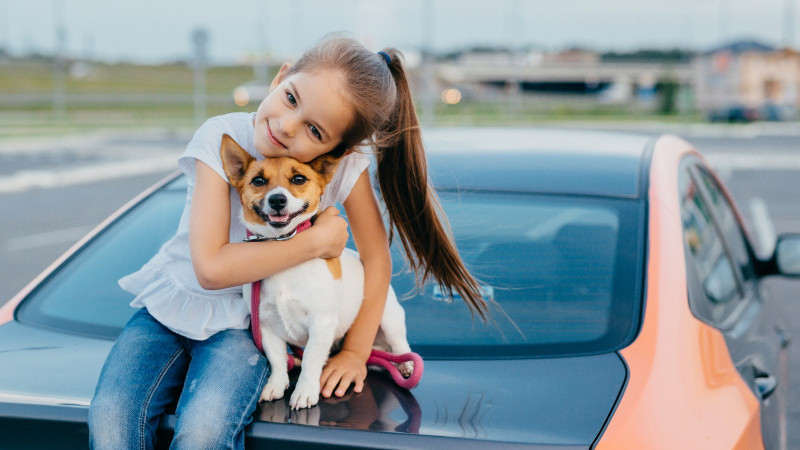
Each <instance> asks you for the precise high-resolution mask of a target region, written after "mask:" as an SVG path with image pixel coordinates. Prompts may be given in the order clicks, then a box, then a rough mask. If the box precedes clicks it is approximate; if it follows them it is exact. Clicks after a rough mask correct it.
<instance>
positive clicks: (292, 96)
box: [286, 91, 297, 106]
mask: <svg viewBox="0 0 800 450" xmlns="http://www.w3.org/2000/svg"><path fill="white" fill-rule="evenodd" d="M286 99H287V100H289V103H291V104H292V106H297V100H296V99H295V98H294V95H292V93H291V92H288V91H287V92H286Z"/></svg>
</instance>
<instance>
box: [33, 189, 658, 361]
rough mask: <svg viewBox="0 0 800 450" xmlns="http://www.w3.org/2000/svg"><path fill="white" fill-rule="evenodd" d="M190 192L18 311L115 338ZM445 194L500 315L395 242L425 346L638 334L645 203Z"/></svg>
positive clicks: (615, 342)
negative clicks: (140, 272)
mask: <svg viewBox="0 0 800 450" xmlns="http://www.w3.org/2000/svg"><path fill="white" fill-rule="evenodd" d="M184 196H185V191H184V190H183V187H182V180H178V181H177V182H173V184H172V185H171V186H168V187H167V188H166V189H162V190H160V191H158V192H157V193H156V194H154V195H152V196H151V197H149V198H148V199H147V200H145V201H144V202H142V203H141V204H140V205H138V206H137V207H135V208H134V209H133V210H131V211H130V212H128V213H127V214H125V215H124V216H122V217H121V218H119V219H118V220H117V221H116V222H115V223H114V224H113V225H112V226H111V227H109V228H108V229H107V230H106V231H104V232H103V233H101V234H100V235H99V236H97V237H96V238H95V239H93V240H92V241H91V242H90V243H89V244H88V245H87V246H86V247H84V248H83V249H82V250H81V251H80V252H78V253H77V254H76V255H74V256H73V257H72V258H71V259H70V260H69V261H68V262H67V264H65V265H63V266H62V268H61V269H59V270H58V271H57V272H56V273H54V274H53V275H51V276H50V277H49V278H48V279H47V280H46V281H45V282H44V283H43V284H42V285H40V287H39V288H38V289H36V290H35V291H34V292H33V293H32V294H31V295H30V296H29V297H28V299H26V301H25V303H24V304H23V307H22V308H21V309H20V312H19V314H18V319H19V320H21V321H23V322H28V323H35V324H38V325H40V326H46V327H52V328H59V329H62V330H66V331H69V332H73V333H79V334H86V335H93V336H100V337H108V338H114V337H116V335H117V334H118V333H119V331H120V330H121V327H122V326H123V325H124V324H125V322H126V321H127V319H128V318H129V317H130V316H131V315H132V314H133V312H134V310H133V309H132V308H130V307H129V306H128V304H129V303H130V301H131V300H132V295H131V294H128V293H127V292H124V291H123V290H122V289H121V288H119V286H118V285H117V279H119V278H120V277H122V276H123V275H125V274H128V273H130V272H133V271H135V270H136V269H138V268H139V267H140V266H141V265H142V264H144V263H145V262H146V261H147V259H149V257H150V256H152V255H153V254H154V253H155V252H156V251H157V250H158V248H159V247H160V245H161V244H162V243H163V242H165V241H166V240H167V239H169V238H170V237H171V235H172V234H173V233H174V232H175V229H176V227H177V223H178V220H179V218H180V215H181V212H182V207H183V202H184ZM440 200H441V203H442V206H443V208H444V210H445V212H446V214H447V216H448V219H449V221H450V225H451V227H452V231H453V235H454V236H455V239H456V243H457V245H458V249H459V251H460V254H461V256H462V258H463V260H464V262H465V263H466V265H467V267H468V268H469V269H470V270H471V271H472V272H473V273H474V274H475V276H476V277H477V278H478V279H479V280H480V281H481V285H482V289H483V292H484V298H485V299H486V300H488V301H489V302H490V305H491V307H490V309H491V317H490V320H489V321H488V322H486V323H484V322H482V321H481V320H480V318H478V317H477V316H476V317H473V316H472V315H471V314H470V311H469V309H468V308H467V307H466V306H465V304H464V302H463V301H462V300H461V299H460V298H458V297H456V298H455V299H451V298H450V297H448V296H447V295H446V293H443V292H442V290H441V289H440V288H439V287H438V286H436V285H434V284H431V283H429V284H426V285H424V286H422V287H421V288H420V289H415V279H414V276H413V274H412V273H410V272H409V271H408V270H407V265H406V264H405V262H404V259H403V257H402V253H401V252H400V250H399V249H398V242H395V245H394V246H393V249H392V253H393V254H392V258H393V261H394V269H393V270H394V276H393V279H392V286H393V288H394V289H395V291H396V292H397V295H398V297H399V298H400V300H401V304H402V305H403V307H404V308H405V311H406V322H407V328H408V338H409V342H410V344H411V346H412V348H414V349H415V350H416V351H418V352H419V353H420V354H422V355H423V356H426V357H443V358H449V357H452V358H470V357H510V356H524V357H536V356H554V355H576V354H591V353H599V352H606V351H611V350H614V349H617V348H621V347H622V346H624V344H626V343H627V342H628V341H629V340H630V339H632V337H633V334H634V333H635V332H636V329H637V327H638V317H639V312H640V308H641V298H642V270H643V263H644V261H643V255H644V250H643V235H642V232H643V226H642V223H643V212H642V211H643V210H642V208H641V203H640V202H639V201H636V200H628V199H614V198H598V197H591V198H590V197H580V196H558V195H541V194H536V195H533V194H516V193H488V192H459V193H456V192H441V193H440ZM395 241H398V240H397V239H396V240H395ZM350 246H352V241H351V243H350Z"/></svg>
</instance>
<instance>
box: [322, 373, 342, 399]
mask: <svg viewBox="0 0 800 450" xmlns="http://www.w3.org/2000/svg"><path fill="white" fill-rule="evenodd" d="M341 378H342V376H341V375H340V374H338V373H337V374H335V375H334V374H331V375H330V376H329V377H328V379H327V380H326V381H325V384H322V386H323V387H322V396H323V397H330V396H331V393H332V392H333V390H334V389H336V385H337V384H339V380H340V379H341Z"/></svg>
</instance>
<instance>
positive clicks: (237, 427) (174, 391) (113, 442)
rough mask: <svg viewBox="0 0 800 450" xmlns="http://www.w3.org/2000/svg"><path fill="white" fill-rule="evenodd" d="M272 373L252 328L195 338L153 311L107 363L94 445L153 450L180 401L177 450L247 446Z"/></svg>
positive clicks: (93, 422)
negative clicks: (174, 329)
mask: <svg viewBox="0 0 800 450" xmlns="http://www.w3.org/2000/svg"><path fill="white" fill-rule="evenodd" d="M268 374H269V368H268V364H267V360H266V358H265V357H264V355H262V354H261V353H260V352H259V351H258V349H256V347H255V345H254V344H253V339H252V336H251V334H250V330H225V331H221V332H219V333H217V334H215V335H213V336H211V337H210V338H208V339H207V340H204V341H196V340H192V339H188V338H186V337H183V336H181V335H178V334H176V333H173V332H172V331H170V330H169V329H168V328H166V327H164V326H163V325H161V324H160V323H159V322H158V321H157V320H155V319H154V318H153V317H152V316H151V315H150V314H149V313H148V312H147V310H146V309H145V308H142V309H141V310H139V311H138V312H137V313H136V314H134V316H133V317H132V318H131V320H130V321H129V322H128V324H127V325H126V326H125V329H124V330H123V331H122V334H120V336H119V338H118V339H117V342H116V343H115V344H114V347H113V348H112V349H111V353H110V354H109V356H108V359H106V362H105V365H104V366H103V371H102V372H101V374H100V380H99V381H98V384H97V389H96V390H95V395H94V398H93V399H92V403H91V406H90V408H89V432H90V434H89V436H90V442H89V443H90V446H91V448H95V449H115V450H117V449H129V448H131V449H132V448H137V449H152V448H154V447H155V443H156V429H157V428H158V424H159V420H160V416H161V415H162V414H163V413H164V412H165V411H166V410H167V408H168V407H169V406H170V405H172V404H174V402H175V400H178V405H177V408H176V411H175V417H176V422H175V436H174V438H173V440H172V445H171V446H170V448H187V449H217V448H236V449H242V448H244V428H245V426H247V424H249V423H250V422H251V420H252V416H253V412H254V411H255V409H256V406H257V405H258V398H259V396H260V395H261V389H262V387H263V386H264V383H265V381H266V378H267V375H268Z"/></svg>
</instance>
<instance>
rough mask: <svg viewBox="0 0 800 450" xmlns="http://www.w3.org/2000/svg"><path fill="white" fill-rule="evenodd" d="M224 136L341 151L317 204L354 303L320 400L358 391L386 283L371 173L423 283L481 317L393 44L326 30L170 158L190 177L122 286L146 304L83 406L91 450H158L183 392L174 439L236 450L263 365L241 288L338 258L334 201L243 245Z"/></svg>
mask: <svg viewBox="0 0 800 450" xmlns="http://www.w3.org/2000/svg"><path fill="white" fill-rule="evenodd" d="M226 133H227V134H229V135H230V136H231V137H233V139H234V140H235V141H236V142H237V143H238V144H239V145H240V146H242V147H243V148H245V149H246V150H247V151H248V152H249V153H251V154H252V155H253V156H254V157H256V158H258V159H261V158H264V157H273V156H290V157H293V158H295V159H297V160H299V161H303V162H308V161H311V160H313V159H314V158H316V157H318V156H321V155H323V154H326V153H332V154H334V155H337V156H339V155H344V156H343V157H342V160H341V161H340V163H339V166H338V169H337V172H336V174H335V176H334V179H333V181H332V182H331V184H330V185H329V187H328V188H327V189H326V192H325V195H324V197H323V202H322V206H321V208H324V207H325V205H333V204H335V203H337V202H339V203H342V204H343V205H344V208H345V211H346V212H347V217H348V219H349V221H350V224H349V225H350V229H351V230H352V233H353V239H354V241H355V244H356V247H357V248H358V251H359V255H360V257H361V260H362V262H363V264H364V272H365V286H364V301H363V303H362V307H361V310H360V311H359V314H358V317H357V318H356V320H355V322H354V323H353V326H352V328H351V329H350V331H349V332H348V334H347V336H346V338H345V341H344V343H343V346H342V350H341V351H340V352H339V353H338V354H336V355H335V356H333V357H332V358H330V360H329V361H328V363H327V365H326V367H325V369H324V371H323V373H322V377H321V380H320V387H321V393H322V395H323V396H325V397H329V396H330V395H332V394H334V393H335V395H337V396H342V395H344V394H345V391H346V390H347V389H348V387H349V386H350V385H354V390H355V391H356V392H360V391H361V390H362V388H363V383H364V379H365V377H366V361H367V358H368V356H369V353H370V351H371V348H372V343H373V341H374V339H375V334H376V332H377V329H378V326H379V323H380V318H381V315H382V312H383V307H384V302H385V300H386V295H387V292H388V289H389V281H390V278H391V259H390V256H389V239H390V236H391V233H389V236H387V232H386V229H385V228H384V226H383V220H382V217H381V213H380V209H379V206H378V201H377V199H376V198H375V195H374V193H373V187H372V184H371V183H370V177H369V174H368V171H367V167H368V165H369V160H368V158H367V157H366V155H364V154H362V153H359V152H357V151H355V150H354V148H355V147H357V146H359V145H371V146H373V147H374V148H375V150H376V156H377V163H378V165H377V178H378V183H379V187H380V191H381V194H382V197H383V200H384V203H385V206H386V210H387V212H388V215H389V221H390V224H391V227H392V228H391V230H390V231H394V232H396V233H397V236H399V238H400V241H401V243H402V244H403V248H404V250H405V253H406V255H407V257H408V260H409V263H410V266H411V268H412V269H413V270H414V271H415V273H416V275H417V279H418V281H419V283H423V282H425V281H427V280H430V279H433V280H435V281H436V282H437V283H439V284H440V285H441V286H442V287H443V289H445V291H446V292H450V291H451V290H452V291H455V292H457V293H458V294H459V295H460V296H461V297H462V298H463V299H465V301H466V302H467V303H468V304H469V306H470V307H471V308H472V309H473V310H474V311H476V312H478V314H479V315H480V316H481V317H485V314H486V304H485V303H484V302H483V298H482V296H481V292H480V289H479V286H478V284H477V282H476V281H475V280H474V279H473V278H472V276H471V275H470V274H469V272H467V270H466V269H465V267H464V265H463V263H462V261H461V259H460V257H459V255H458V253H457V251H456V249H455V246H454V245H453V242H452V240H451V239H450V237H449V236H448V234H447V231H448V230H447V229H446V227H445V224H444V223H443V222H442V220H441V218H442V217H443V216H442V215H441V212H440V211H439V207H438V202H437V199H436V196H435V194H434V192H433V190H432V189H431V188H430V186H429V182H428V175H427V171H426V165H425V155H424V151H423V147H422V139H421V136H420V130H419V124H418V121H417V116H416V113H415V111H414V105H413V101H412V98H411V92H410V90H409V87H408V82H407V80H406V73H405V71H404V69H403V65H402V63H401V61H400V54H399V53H398V52H397V51H396V50H395V49H386V50H385V51H383V52H378V53H374V52H371V51H369V50H367V49H365V48H364V47H363V46H362V45H360V44H359V43H357V42H355V41H353V40H351V39H345V38H330V39H327V40H325V41H323V42H322V43H321V44H319V45H317V46H316V47H314V48H312V49H311V50H310V51H308V52H306V53H305V54H304V55H303V56H302V57H301V58H300V59H299V60H298V61H297V63H296V64H294V65H293V66H289V65H288V64H284V66H283V67H281V69H280V71H279V73H278V74H277V76H276V77H275V79H274V80H273V82H272V85H271V87H270V93H269V95H268V96H267V98H266V99H264V101H263V102H262V103H261V105H259V107H258V111H257V112H256V113H255V114H247V113H233V114H227V115H223V116H219V117H215V118H212V119H210V120H208V121H207V122H206V123H205V124H203V126H201V127H200V128H199V129H198V130H197V132H196V133H195V135H194V137H193V138H192V140H191V142H189V144H188V146H187V148H186V151H185V153H184V154H183V156H181V158H180V160H179V166H180V168H181V169H182V170H183V171H184V172H185V173H186V175H187V177H188V179H189V188H188V193H187V197H186V207H185V210H184V213H183V217H182V218H181V222H180V225H179V227H178V232H177V234H176V235H175V236H174V237H173V238H172V239H171V240H170V241H168V242H167V243H166V244H164V246H163V247H162V248H161V250H160V251H159V253H158V254H157V255H156V256H154V257H153V259H151V260H150V261H149V262H148V263H147V264H145V266H144V267H142V269H140V270H139V271H138V272H136V273H134V274H131V275H128V276H127V277H125V278H123V279H121V280H120V285H121V286H122V287H123V288H125V289H126V290H129V291H131V292H133V293H134V294H136V298H135V299H134V301H133V302H132V303H131V305H132V306H136V307H142V308H141V309H140V310H139V311H138V312H137V313H136V314H135V315H134V316H133V318H131V320H130V322H129V323H128V324H127V325H126V327H125V329H124V330H123V332H122V334H121V335H120V336H119V338H118V339H117V342H116V343H115V345H114V347H113V348H112V350H111V353H110V354H109V357H108V359H107V360H106V364H105V366H104V367H103V371H102V373H101V375H100V380H99V382H98V386H97V390H96V392H95V396H94V399H93V400H92V404H91V407H90V411H89V428H90V432H91V434H90V436H91V445H92V446H93V447H95V448H113V449H119V448H132V447H139V448H153V446H154V445H155V431H156V428H157V426H158V421H159V417H160V415H161V414H162V413H164V412H165V411H166V409H167V408H168V407H169V405H171V404H173V403H174V402H175V400H176V399H177V400H178V404H177V408H176V411H175V416H176V419H177V420H176V423H175V436H174V438H173V446H175V447H176V448H181V447H185V448H234V447H235V448H243V446H244V431H243V430H244V427H245V426H246V425H247V424H248V423H249V422H250V421H251V416H252V414H253V412H254V410H255V408H256V405H257V402H258V398H259V395H260V393H261V388H262V386H263V385H264V382H265V380H266V377H267V375H268V372H269V368H268V367H267V363H266V359H265V358H264V357H263V355H261V354H260V353H259V352H258V350H257V349H256V347H255V345H254V344H253V341H252V336H251V334H250V332H249V330H248V328H249V314H250V312H249V305H247V304H245V302H244V301H243V300H242V296H241V286H242V285H243V284H246V283H250V282H253V281H256V280H260V279H263V278H266V277H268V276H269V275H271V274H274V273H276V272H279V271H281V270H283V269H286V268H288V267H291V266H294V265H297V264H299V263H302V262H304V261H307V260H309V259H312V258H317V257H323V258H325V257H335V256H338V255H339V254H340V253H341V252H342V250H343V248H344V246H345V243H346V241H347V238H348V233H347V223H345V221H344V220H343V219H342V218H340V217H339V216H338V211H337V210H336V209H334V208H333V207H328V208H327V209H325V210H324V211H323V212H322V213H321V214H320V215H319V217H318V219H317V220H316V222H315V223H314V226H313V227H311V228H310V229H309V230H308V231H305V232H303V233H300V234H298V235H296V236H295V237H293V238H292V239H289V240H286V241H269V242H249V243H242V242H241V241H242V239H243V238H244V237H245V229H244V226H243V225H242V224H241V223H240V222H241V221H240V220H239V219H238V218H239V216H240V215H241V214H242V207H241V204H240V202H239V200H238V197H237V195H236V192H235V191H234V190H233V189H231V187H230V186H229V184H228V181H227V178H226V176H225V173H224V171H223V169H222V163H221V160H220V156H219V150H220V142H221V139H222V135H223V134H226Z"/></svg>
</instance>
